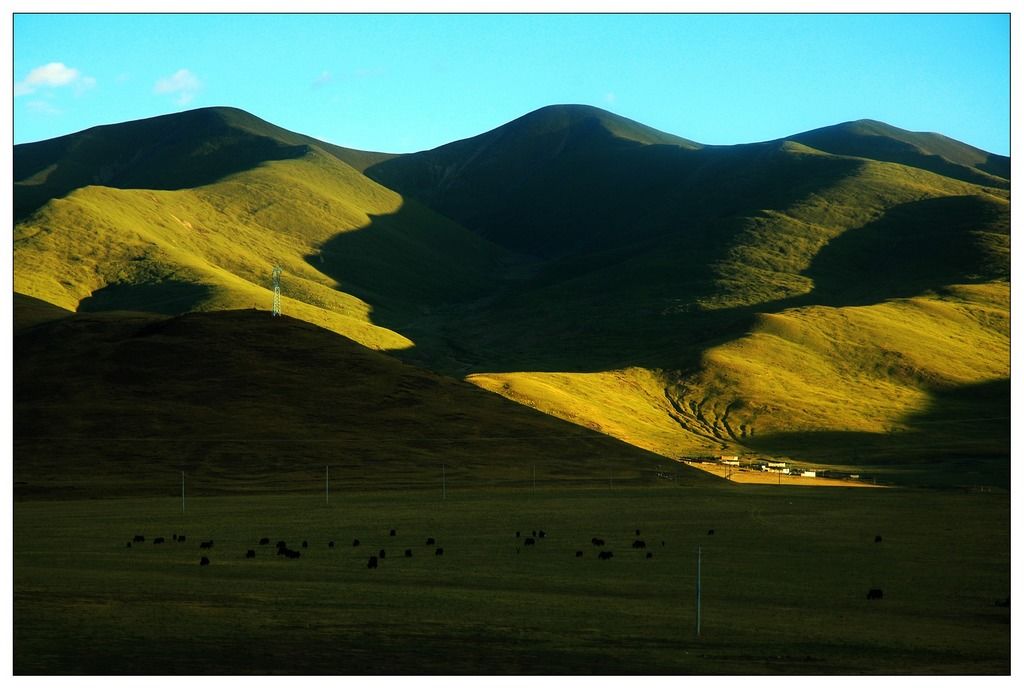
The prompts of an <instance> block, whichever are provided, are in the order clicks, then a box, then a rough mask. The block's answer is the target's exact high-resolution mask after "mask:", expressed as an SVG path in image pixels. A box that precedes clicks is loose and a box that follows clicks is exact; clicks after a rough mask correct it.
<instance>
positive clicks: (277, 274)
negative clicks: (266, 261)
mask: <svg viewBox="0 0 1024 689" xmlns="http://www.w3.org/2000/svg"><path fill="white" fill-rule="evenodd" d="M270 276H271V278H272V279H273V281H274V310H273V315H274V316H280V315H281V266H274V271H273V272H272V273H271V274H270Z"/></svg>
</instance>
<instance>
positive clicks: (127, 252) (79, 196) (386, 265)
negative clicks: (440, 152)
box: [14, 113, 502, 349]
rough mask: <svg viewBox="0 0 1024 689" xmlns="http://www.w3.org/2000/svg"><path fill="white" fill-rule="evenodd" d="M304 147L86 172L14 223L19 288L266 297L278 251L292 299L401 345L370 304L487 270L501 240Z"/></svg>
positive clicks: (180, 305)
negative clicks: (204, 167) (124, 184)
mask: <svg viewBox="0 0 1024 689" xmlns="http://www.w3.org/2000/svg"><path fill="white" fill-rule="evenodd" d="M229 114H232V115H233V113H229ZM147 122H148V121H147ZM243 131H244V130H243ZM83 146H84V144H82V145H81V146H79V147H78V149H76V150H79V149H80V148H82V147H83ZM298 148H299V149H301V150H294V151H293V152H294V153H295V155H294V157H289V158H285V159H275V158H274V157H273V156H271V159H268V160H263V161H261V162H258V163H255V166H254V167H252V168H250V169H246V170H242V171H238V172H232V173H230V174H228V175H227V176H225V177H222V178H220V179H218V180H217V181H212V182H211V183H209V184H202V185H197V186H195V187H194V188H183V189H178V190H173V191H170V190H159V189H136V188H126V189H120V188H112V187H108V186H96V185H89V186H85V187H82V188H78V189H76V190H74V191H72V192H71V193H70V194H68V195H67V196H66V197H63V198H55V199H53V200H51V201H50V202H48V203H47V204H45V205H44V206H43V207H41V208H40V209H39V210H37V211H35V212H34V213H33V214H32V215H30V216H29V217H27V218H26V219H25V220H23V221H22V222H20V223H18V224H17V226H16V228H15V255H16V259H15V275H14V288H15V291H17V292H20V293H23V294H26V295H29V296H34V297H37V298H40V299H44V300H46V301H49V302H51V303H53V304H55V305H58V306H61V307H63V308H67V309H72V310H75V309H79V310H108V309H126V308H130V309H135V310H143V311H155V312H162V313H180V312H183V311H188V310H211V309H230V308H251V307H257V308H261V309H268V308H269V307H270V305H271V292H270V287H271V279H270V275H271V269H272V267H273V266H274V265H275V264H279V265H281V267H282V268H283V270H284V277H283V281H282V290H283V294H284V299H283V308H284V310H285V311H286V312H287V313H290V314H292V315H294V316H296V317H299V318H302V319H304V320H307V321H309V322H312V323H316V324H318V325H322V326H324V327H327V328H330V329H332V330H335V331H336V332H340V333H344V334H346V335H349V336H351V337H353V338H354V339H356V340H357V341H359V342H362V343H364V344H366V345H368V346H371V347H375V348H378V349H394V348H402V347H408V346H411V342H410V341H409V340H408V339H407V338H405V337H403V336H402V335H400V334H398V333H396V332H393V331H391V330H388V329H387V328H382V327H379V326H378V325H375V324H373V323H371V322H370V321H371V314H372V312H374V311H375V310H383V311H387V310H389V309H390V310H394V311H397V312H403V311H404V310H406V309H413V310H417V309H420V308H427V307H430V306H432V305H435V304H437V303H449V302H453V301H454V302H458V301H460V300H463V299H471V298H475V296H476V294H477V293H478V292H479V291H480V290H482V289H483V288H484V286H485V285H486V284H487V282H488V280H489V279H490V278H489V275H490V274H491V273H493V271H494V267H495V265H496V262H497V261H498V259H499V258H500V257H501V255H502V252H501V251H500V250H498V249H497V248H495V247H491V246H488V245H487V243H486V242H484V241H481V240H480V239H478V238H477V237H476V236H475V235H473V234H471V233H469V232H467V231H465V230H463V229H462V228H460V227H458V226H456V225H455V224H454V223H451V222H450V221H447V220H446V219H444V218H442V217H440V216H438V215H437V214H435V213H433V212H431V211H428V210H426V209H424V208H422V207H421V206H419V205H418V204H417V203H415V202H403V200H402V198H401V197H400V196H398V194H396V193H395V192H393V191H390V190H388V189H385V188H383V187H381V186H380V185H378V184H376V183H374V182H372V181H370V180H369V179H367V178H366V177H364V176H363V175H362V174H360V173H359V172H358V171H357V170H356V169H354V168H352V167H351V166H350V165H348V164H347V163H345V162H343V161H342V160H340V159H339V158H338V157H337V156H335V155H332V154H331V153H330V152H329V151H325V150H323V149H321V148H320V147H315V146H306V145H301V146H299V147H298ZM290 150H291V149H290ZM232 160H233V159H232ZM73 162H74V163H75V164H74V165H71V166H72V167H76V168H77V167H78V166H79V163H78V161H77V159H74V160H73ZM62 164H63V163H62ZM56 172H60V167H58V168H57V170H56ZM179 172H180V171H179ZM55 174H56V173H55ZM137 177H141V178H142V180H141V181H140V182H139V183H144V182H145V181H146V178H145V176H144V175H142V173H138V175H137ZM184 184H186V182H184V181H179V185H184ZM164 186H168V185H164ZM16 191H17V192H20V191H21V190H20V189H16ZM360 233H361V236H354V235H360ZM348 235H353V236H348ZM411 294H415V295H416V298H415V303H413V300H412V299H410V295H411ZM371 302H372V306H371Z"/></svg>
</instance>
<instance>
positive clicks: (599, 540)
mask: <svg viewBox="0 0 1024 689" xmlns="http://www.w3.org/2000/svg"><path fill="white" fill-rule="evenodd" d="M590 542H591V543H593V544H594V545H596V546H602V545H604V539H603V538H591V539H590Z"/></svg>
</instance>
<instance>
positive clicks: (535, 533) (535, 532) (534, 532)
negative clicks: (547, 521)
mask: <svg viewBox="0 0 1024 689" xmlns="http://www.w3.org/2000/svg"><path fill="white" fill-rule="evenodd" d="M532 533H533V537H534V538H537V529H534V530H533V532H532Z"/></svg>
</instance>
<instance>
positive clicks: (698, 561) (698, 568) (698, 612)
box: [697, 546, 700, 637]
mask: <svg viewBox="0 0 1024 689" xmlns="http://www.w3.org/2000/svg"><path fill="white" fill-rule="evenodd" d="M697 636H698V637H699V636H700V546H697Z"/></svg>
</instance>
